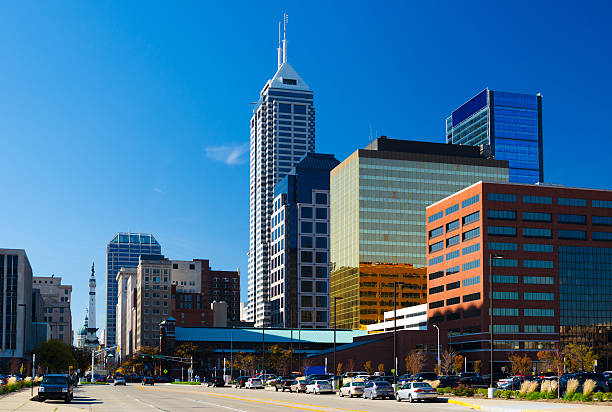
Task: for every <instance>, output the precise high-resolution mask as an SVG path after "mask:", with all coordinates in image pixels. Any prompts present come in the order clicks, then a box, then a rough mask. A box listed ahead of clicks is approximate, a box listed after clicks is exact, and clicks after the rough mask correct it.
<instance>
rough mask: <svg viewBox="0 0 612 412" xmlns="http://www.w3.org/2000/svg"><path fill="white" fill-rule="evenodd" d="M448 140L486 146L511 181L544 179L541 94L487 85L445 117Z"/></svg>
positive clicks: (453, 142) (486, 149)
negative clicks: (506, 164)
mask: <svg viewBox="0 0 612 412" xmlns="http://www.w3.org/2000/svg"><path fill="white" fill-rule="evenodd" d="M446 143H452V144H459V145H469V146H480V145H484V146H486V147H485V151H490V153H491V154H492V155H494V156H495V158H496V159H498V160H507V161H508V162H509V164H510V182H511V183H537V182H543V181H544V161H543V154H542V152H543V151H542V96H541V95H540V94H537V95H532V94H519V93H508V92H497V91H493V90H489V89H485V90H483V91H482V92H480V93H478V94H477V95H476V96H474V97H472V98H471V99H470V100H468V101H467V102H466V103H464V104H463V105H461V106H459V108H458V109H456V110H455V111H453V113H452V114H451V115H450V116H449V117H448V118H447V119H446Z"/></svg>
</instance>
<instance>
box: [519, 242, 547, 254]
mask: <svg viewBox="0 0 612 412" xmlns="http://www.w3.org/2000/svg"><path fill="white" fill-rule="evenodd" d="M523 251H525V252H544V253H552V251H553V245H539V244H535V243H524V244H523Z"/></svg>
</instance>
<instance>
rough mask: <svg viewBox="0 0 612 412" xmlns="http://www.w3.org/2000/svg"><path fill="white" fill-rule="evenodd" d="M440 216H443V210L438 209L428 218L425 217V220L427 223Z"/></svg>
mask: <svg viewBox="0 0 612 412" xmlns="http://www.w3.org/2000/svg"><path fill="white" fill-rule="evenodd" d="M442 216H444V212H441V211H440V212H438V213H435V214H433V215H431V216H429V218H427V222H428V223H431V222H435V221H436V220H438V219H440V218H442Z"/></svg>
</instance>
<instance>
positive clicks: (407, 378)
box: [397, 373, 412, 385]
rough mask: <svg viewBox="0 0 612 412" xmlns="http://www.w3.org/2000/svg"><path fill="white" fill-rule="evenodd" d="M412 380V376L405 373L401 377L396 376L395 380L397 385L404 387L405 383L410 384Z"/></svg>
mask: <svg viewBox="0 0 612 412" xmlns="http://www.w3.org/2000/svg"><path fill="white" fill-rule="evenodd" d="M411 380H412V375H411V374H409V373H405V374H403V375H402V376H398V378H397V383H399V384H400V385H404V384H405V383H407V382H410V381H411Z"/></svg>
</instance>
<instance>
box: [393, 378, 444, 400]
mask: <svg viewBox="0 0 612 412" xmlns="http://www.w3.org/2000/svg"><path fill="white" fill-rule="evenodd" d="M437 397H438V391H437V390H435V389H434V388H433V387H432V386H431V385H430V384H428V383H427V382H408V383H407V384H405V385H404V386H402V387H401V388H400V389H399V390H398V391H397V392H396V393H395V400H396V401H398V402H401V401H402V400H404V399H408V401H410V402H414V401H419V400H422V401H425V400H432V401H433V400H435V399H436V398H437Z"/></svg>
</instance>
